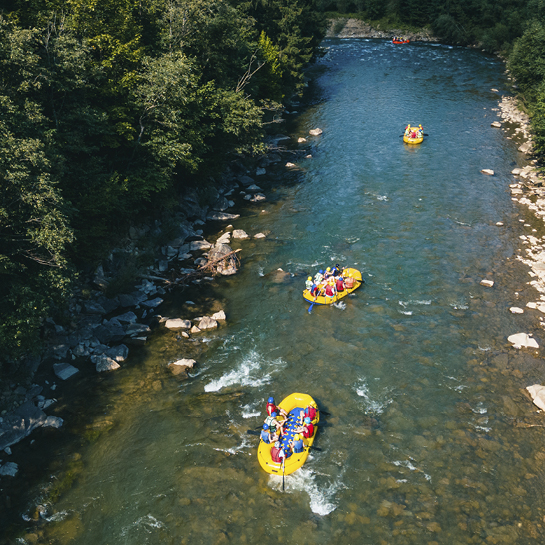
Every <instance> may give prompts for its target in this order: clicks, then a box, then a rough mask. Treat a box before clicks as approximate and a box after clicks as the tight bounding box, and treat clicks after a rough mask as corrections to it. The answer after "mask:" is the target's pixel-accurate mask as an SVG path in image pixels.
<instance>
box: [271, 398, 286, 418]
mask: <svg viewBox="0 0 545 545" xmlns="http://www.w3.org/2000/svg"><path fill="white" fill-rule="evenodd" d="M272 413H276V414H280V415H282V416H284V417H286V416H287V415H288V413H287V412H286V411H285V410H284V409H280V408H279V407H277V406H276V405H275V404H274V397H269V399H267V414H268V415H269V416H271V414H272Z"/></svg>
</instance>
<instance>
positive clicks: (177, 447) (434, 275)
mask: <svg viewBox="0 0 545 545" xmlns="http://www.w3.org/2000/svg"><path fill="white" fill-rule="evenodd" d="M324 45H325V46H326V47H327V51H326V55H325V56H324V57H323V58H322V59H321V61H320V62H319V63H318V66H317V67H315V68H314V69H313V70H314V73H315V77H316V80H315V81H314V83H313V84H312V88H311V91H310V93H309V94H310V96H311V97H312V99H313V100H314V103H313V104H314V105H313V106H311V107H309V108H308V109H307V110H305V111H304V113H302V114H300V115H298V116H295V117H294V118H293V120H292V121H290V123H289V126H288V127H286V128H283V130H286V131H289V134H290V136H293V137H295V138H297V137H298V136H306V135H307V134H308V130H309V129H311V128H315V127H320V128H322V129H323V131H324V133H323V135H322V136H320V137H318V138H311V142H310V144H307V145H306V146H307V148H308V149H309V152H310V153H311V154H312V156H313V157H312V159H301V160H300V161H299V162H298V165H299V167H300V170H296V171H288V170H286V171H284V169H283V167H280V169H279V171H278V172H277V173H276V174H272V175H271V176H270V177H269V178H267V179H265V177H262V178H259V179H257V183H258V184H259V185H261V186H262V187H264V188H265V189H266V193H267V194H268V195H269V196H270V199H269V201H268V202H267V203H265V204H260V205H255V206H254V207H249V208H246V209H243V217H242V218H241V219H240V220H237V223H236V225H235V227H236V228H243V229H245V230H247V231H248V232H250V233H252V234H253V233H256V232H258V231H265V230H269V231H270V234H269V236H268V238H267V239H266V240H263V241H244V242H242V243H240V247H241V248H243V251H242V254H241V259H242V269H241V271H240V272H239V274H238V275H237V276H235V277H232V278H224V279H220V280H217V281H215V282H214V283H213V284H212V286H211V287H210V289H209V291H207V292H206V297H209V298H212V297H218V298H221V306H222V307H223V308H225V311H226V313H227V316H228V322H227V325H226V326H223V327H221V328H220V329H219V330H217V331H215V332H213V333H206V334H205V335H204V336H203V338H204V339H205V342H201V341H199V342H198V343H192V342H188V341H183V342H178V341H176V339H175V334H174V333H171V332H167V331H162V332H161V331H158V332H156V333H155V334H154V336H153V337H152V338H151V339H150V341H149V342H148V345H147V346H146V347H145V348H144V349H142V350H141V352H139V353H138V355H137V356H133V358H132V360H130V361H129V362H128V363H127V365H125V368H124V369H123V370H121V371H118V372H116V373H115V374H113V375H110V376H108V377H106V379H105V380H104V381H103V382H102V383H101V385H100V392H101V395H100V396H99V399H100V401H97V406H98V409H96V410H97V412H101V413H104V414H103V415H102V416H100V417H98V416H97V420H100V422H102V427H100V426H99V423H97V426H98V428H97V429H101V430H103V432H102V433H101V434H100V435H99V436H98V438H95V437H93V439H94V440H93V441H83V442H82V443H81V447H80V448H78V452H77V455H76V456H75V458H76V459H77V460H78V461H79V464H80V465H79V466H78V467H79V472H78V477H77V479H76V481H75V482H74V484H73V486H72V487H71V488H70V489H69V490H68V491H67V492H66V493H64V494H63V495H62V496H61V497H60V499H59V501H58V502H57V503H56V504H55V505H54V506H53V507H52V509H53V511H55V512H56V513H57V515H55V516H56V520H58V522H51V523H49V524H47V525H46V526H44V527H43V528H42V530H41V532H42V533H41V534H40V540H41V539H43V540H44V541H45V540H49V541H48V542H52V543H58V544H65V543H78V544H93V545H97V544H107V543H108V544H113V543H116V544H134V543H139V544H159V543H161V544H164V543H173V544H174V543H176V544H179V543H258V542H259V543H286V544H304V543H313V544H314V543H319V544H330V543H336V544H337V543H338V544H345V543H346V544H353V543H369V544H379V543H396V544H421V543H445V544H447V543H448V544H468V543H509V544H513V543H520V544H523V543H535V542H538V541H541V542H542V540H543V529H542V526H541V525H542V522H543V515H544V513H543V506H542V497H543V492H542V490H543V477H544V474H543V470H542V466H543V459H544V458H545V455H543V454H542V449H541V444H542V440H543V428H539V427H528V426H529V425H534V424H537V425H539V424H540V423H541V422H542V421H541V419H540V418H539V417H536V416H535V411H534V409H533V406H532V405H531V403H530V402H529V401H528V400H527V398H526V397H525V396H524V394H523V393H522V390H521V389H522V388H524V387H526V386H527V385H529V384H532V383H534V382H536V381H541V380H542V379H543V378H545V377H544V372H543V370H542V363H541V361H540V360H539V354H537V355H536V353H535V352H526V353H522V354H521V353H519V352H516V351H515V350H514V349H512V348H510V347H509V344H508V343H507V336H508V335H510V334H512V333H517V332H520V331H525V332H529V333H530V332H533V333H534V334H535V337H536V339H537V340H538V342H540V344H542V342H541V338H543V337H544V336H543V335H542V333H541V332H540V331H539V330H537V329H536V328H537V316H536V315H535V314H533V315H532V314H531V313H529V312H526V313H525V314H523V315H512V314H511V313H510V312H509V307H510V306H513V305H515V304H516V305H517V306H524V305H525V303H526V302H527V301H531V300H535V298H536V294H535V293H534V292H533V291H532V289H531V287H529V286H528V285H527V284H526V282H527V281H528V280H530V278H529V277H528V276H527V269H526V268H525V267H524V266H523V265H522V264H520V263H518V262H516V261H515V255H516V254H517V252H518V250H519V248H520V247H521V241H520V239H519V238H518V237H519V235H521V234H523V233H524V232H528V231H529V230H530V231H531V229H532V228H536V229H537V230H538V231H537V234H539V235H542V234H543V228H542V227H541V226H540V225H539V223H538V222H537V221H535V220H532V218H530V217H525V214H526V212H525V210H524V209H522V208H519V207H518V205H517V204H516V203H513V202H512V201H511V197H510V194H509V187H508V185H509V183H510V181H511V177H510V175H509V173H510V171H511V170H512V168H513V166H514V164H523V163H522V161H523V158H522V157H521V156H520V154H518V153H517V151H516V144H515V143H514V142H513V141H510V140H508V139H506V138H505V133H503V132H501V131H499V130H497V129H493V128H491V127H490V123H491V122H492V121H494V120H495V119H496V112H495V111H493V110H492V109H493V108H496V107H497V103H498V98H499V95H498V93H495V92H492V91H491V90H490V89H491V88H496V89H499V90H500V92H501V91H502V89H504V87H505V81H504V76H503V70H504V67H503V65H502V64H501V63H499V62H498V61H497V60H495V59H493V58H490V57H488V56H485V55H483V54H481V53H479V52H476V51H473V50H467V49H462V48H450V47H445V46H434V45H420V44H414V45H410V46H393V45H392V44H390V43H389V42H385V41H371V40H369V41H365V40H353V41H351V40H346V41H334V40H330V41H326V42H324ZM408 122H410V123H413V124H414V123H422V124H423V125H424V128H425V132H426V133H428V134H429V137H428V138H427V139H425V141H424V143H423V144H422V145H420V146H417V147H410V146H407V145H405V144H403V142H402V139H401V138H399V135H400V134H401V133H402V132H403V127H404V126H405V125H406V124H407V123H408ZM295 141H296V140H295ZM293 146H294V147H296V146H297V144H294V145H293ZM286 157H287V159H286V160H292V158H291V157H290V156H286ZM482 168H492V169H494V170H495V171H496V175H495V176H493V177H490V176H484V175H483V174H481V173H480V170H481V169H482ZM261 210H265V212H266V213H262V212H261ZM519 219H525V220H526V221H527V222H528V223H530V224H531V227H530V228H528V227H523V224H522V223H521V222H519ZM498 221H503V222H505V226H504V227H498V226H496V225H495V224H496V222H498ZM534 234H535V233H534ZM210 238H212V237H210ZM335 262H339V263H341V264H343V265H346V266H355V267H356V268H359V269H360V270H362V272H363V275H364V278H365V279H366V285H365V286H363V287H362V288H360V289H359V290H357V291H356V292H355V293H354V294H352V295H351V296H349V297H347V298H345V299H344V300H343V302H342V304H341V305H339V307H338V308H334V307H316V306H315V307H314V308H313V310H312V313H311V314H309V313H308V312H307V309H308V305H307V304H305V303H304V301H303V300H302V298H301V292H302V290H303V286H304V280H305V278H306V276H307V274H309V273H314V272H316V270H317V269H318V268H324V267H326V266H329V265H331V264H334V263H335ZM279 267H281V268H282V269H283V270H284V271H286V272H287V273H289V274H287V275H284V274H282V273H281V272H279V271H276V269H277V268H279ZM487 275H488V276H487ZM485 277H488V278H491V279H493V280H494V281H495V285H494V288H492V289H489V288H485V287H483V286H481V285H480V284H479V282H480V280H481V279H482V278H485ZM517 293H518V295H517ZM203 297H204V296H203ZM187 298H188V296H187V294H184V293H178V294H175V295H174V296H173V297H172V300H170V301H168V302H167V303H166V304H165V308H163V309H160V311H161V312H162V314H164V315H168V316H172V317H174V316H180V317H187V316H191V314H190V312H191V310H190V309H191V307H188V306H186V305H184V304H183V302H184V301H185V300H186V299H187ZM191 298H192V299H193V296H192V297H191ZM195 312H197V311H195ZM195 345H198V346H195ZM193 354H197V355H198V357H197V359H198V362H199V369H198V372H197V373H195V376H194V377H192V378H191V379H190V380H188V381H186V382H179V381H178V380H177V379H176V378H173V377H172V376H171V375H170V374H169V373H168V372H167V371H166V369H165V367H166V364H167V363H168V362H170V361H173V360H174V359H177V358H181V357H184V356H189V357H191V355H193ZM293 391H301V392H307V393H309V394H311V395H312V396H314V397H315V399H316V400H317V401H318V402H319V404H320V406H321V407H322V408H323V409H324V410H326V411H328V412H329V413H331V416H329V417H328V418H326V419H324V421H325V425H324V426H322V427H321V428H320V431H319V434H318V438H317V441H316V443H315V445H316V446H318V447H320V448H321V449H322V450H321V451H320V452H314V453H313V454H312V456H311V457H310V458H309V461H308V462H307V463H306V465H305V466H304V468H303V469H302V470H300V471H298V472H296V473H295V474H293V475H291V476H289V477H287V478H286V480H285V486H286V490H285V492H282V491H281V485H282V483H281V479H279V478H278V477H269V476H268V475H266V474H265V473H264V472H263V471H262V470H261V469H260V467H259V465H258V462H257V458H256V445H257V441H256V438H255V437H253V436H251V435H248V434H246V433H245V432H246V430H247V429H249V428H250V429H252V428H255V427H256V426H258V425H259V424H260V422H262V419H263V413H264V406H265V400H266V398H267V397H268V396H269V395H274V396H275V398H276V400H277V401H280V400H281V399H282V398H283V397H285V396H286V395H288V394H290V393H291V392H293ZM104 422H106V424H104ZM70 449H72V450H70ZM73 449H74V447H73V446H72V447H66V451H65V452H63V453H62V455H63V456H66V458H67V459H70V458H74V452H73Z"/></svg>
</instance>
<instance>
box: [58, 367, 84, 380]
mask: <svg viewBox="0 0 545 545" xmlns="http://www.w3.org/2000/svg"><path fill="white" fill-rule="evenodd" d="M53 372H54V373H55V375H57V377H59V378H60V379H61V380H66V379H69V378H70V377H71V376H73V375H75V374H76V373H78V372H79V369H76V368H75V367H74V366H73V365H70V364H69V363H55V364H53Z"/></svg>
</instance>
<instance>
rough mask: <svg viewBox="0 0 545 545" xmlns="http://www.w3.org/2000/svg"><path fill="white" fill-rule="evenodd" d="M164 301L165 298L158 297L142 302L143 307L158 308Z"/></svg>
mask: <svg viewBox="0 0 545 545" xmlns="http://www.w3.org/2000/svg"><path fill="white" fill-rule="evenodd" d="M162 302H163V299H161V298H160V297H156V298H155V299H149V300H148V301H142V303H140V304H141V305H142V306H143V307H146V308H156V307H158V306H159V305H160V304H161V303H162Z"/></svg>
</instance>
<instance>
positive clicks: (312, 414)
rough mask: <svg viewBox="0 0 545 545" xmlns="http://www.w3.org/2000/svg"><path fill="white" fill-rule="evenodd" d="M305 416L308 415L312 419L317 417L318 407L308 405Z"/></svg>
mask: <svg viewBox="0 0 545 545" xmlns="http://www.w3.org/2000/svg"><path fill="white" fill-rule="evenodd" d="M305 416H308V417H309V418H310V419H311V420H314V419H315V418H316V409H315V408H314V407H307V408H306V409H305Z"/></svg>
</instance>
